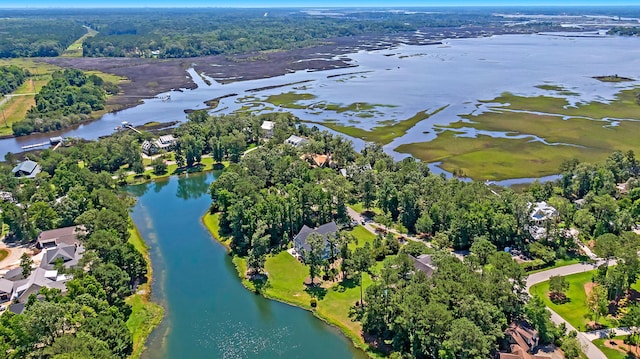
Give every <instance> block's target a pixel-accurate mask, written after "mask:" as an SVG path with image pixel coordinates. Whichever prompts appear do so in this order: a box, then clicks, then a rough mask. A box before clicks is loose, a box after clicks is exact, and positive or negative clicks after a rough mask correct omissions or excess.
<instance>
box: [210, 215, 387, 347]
mask: <svg viewBox="0 0 640 359" xmlns="http://www.w3.org/2000/svg"><path fill="white" fill-rule="evenodd" d="M214 216H215V214H211V213H210V212H208V211H207V212H206V213H205V214H204V215H203V216H202V217H201V218H200V221H201V223H202V224H203V225H204V226H205V228H206V229H207V230H208V231H209V234H210V235H211V238H212V239H213V240H214V241H215V242H216V243H218V244H220V245H221V246H223V247H224V248H225V249H226V250H227V254H228V255H229V256H231V257H232V261H233V264H234V267H235V269H236V272H237V274H238V279H239V280H240V283H242V286H243V287H245V289H247V290H249V291H251V292H253V293H254V294H256V295H261V296H262V297H263V298H266V299H269V300H274V301H277V302H280V303H283V304H286V305H289V306H292V307H296V308H300V309H302V310H306V311H309V312H311V313H312V314H313V316H314V317H316V318H318V319H320V320H321V321H323V322H324V323H326V324H327V325H329V326H331V327H332V328H335V329H337V330H338V331H339V333H340V335H342V336H343V337H345V338H346V339H348V340H349V341H351V343H352V345H353V347H354V348H355V349H358V350H360V351H361V352H362V353H363V354H365V355H366V356H367V357H369V358H381V357H384V356H382V355H379V354H378V353H377V352H375V351H374V350H373V348H372V347H371V346H369V345H368V344H367V343H366V342H365V341H364V339H363V338H362V336H360V335H358V334H357V333H354V332H353V331H351V330H349V329H348V328H346V327H345V326H344V325H343V324H342V323H340V322H338V321H334V320H332V319H330V318H328V317H326V316H324V315H322V314H321V313H319V312H318V310H314V309H312V308H311V306H310V305H308V306H307V305H301V304H298V303H293V302H290V301H287V300H286V299H285V298H280V297H276V296H272V295H269V294H267V293H265V292H259V291H256V289H255V287H253V286H252V284H251V283H250V282H248V281H247V280H246V278H244V277H243V274H242V273H241V272H242V268H241V267H242V266H243V265H244V263H242V262H238V261H237V260H236V259H242V258H240V257H238V256H235V255H232V253H231V248H230V247H229V244H228V243H227V241H224V240H222V238H221V237H220V234H219V233H217V228H216V227H214V226H213V223H211V221H215V222H217V219H216V218H214Z"/></svg>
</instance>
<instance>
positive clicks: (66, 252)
mask: <svg viewBox="0 0 640 359" xmlns="http://www.w3.org/2000/svg"><path fill="white" fill-rule="evenodd" d="M83 255H84V247H83V246H81V245H77V244H76V245H73V244H71V245H69V244H62V245H59V246H56V247H53V248H47V249H45V250H44V254H43V255H42V261H41V262H40V268H43V269H47V270H51V269H54V268H55V265H56V262H57V261H60V260H62V263H63V265H64V267H65V268H72V267H75V266H77V265H78V263H79V262H80V259H82V256H83Z"/></svg>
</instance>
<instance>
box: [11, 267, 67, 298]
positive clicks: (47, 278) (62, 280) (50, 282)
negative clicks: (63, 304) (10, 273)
mask: <svg viewBox="0 0 640 359" xmlns="http://www.w3.org/2000/svg"><path fill="white" fill-rule="evenodd" d="M70 279H71V276H67V275H64V274H60V275H59V274H58V271H56V270H47V269H44V268H35V269H34V270H33V271H31V274H30V275H29V277H28V278H27V279H23V280H19V281H16V282H13V291H12V294H11V299H13V300H14V301H16V302H26V301H27V299H28V298H29V296H30V295H31V294H36V295H37V294H38V292H40V289H42V288H55V289H59V290H60V291H61V292H63V293H64V292H66V291H67V287H66V282H67V281H69V280H70Z"/></svg>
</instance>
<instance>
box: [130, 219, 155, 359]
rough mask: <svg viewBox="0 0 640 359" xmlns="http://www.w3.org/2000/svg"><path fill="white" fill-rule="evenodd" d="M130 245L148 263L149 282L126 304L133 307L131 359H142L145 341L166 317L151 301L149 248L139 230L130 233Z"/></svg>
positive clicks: (140, 287)
mask: <svg viewBox="0 0 640 359" xmlns="http://www.w3.org/2000/svg"><path fill="white" fill-rule="evenodd" d="M129 232H130V234H131V236H130V237H129V243H131V244H132V245H133V246H134V247H135V248H136V250H138V251H139V252H140V253H142V255H143V256H144V258H145V260H146V261H147V271H148V281H147V283H144V284H142V285H140V286H139V287H138V289H137V293H136V294H133V295H131V296H129V297H128V298H127V299H126V302H127V303H128V304H129V305H130V306H131V315H130V316H129V319H127V323H126V324H127V328H129V331H130V332H131V335H132V338H133V353H132V354H131V358H140V355H141V354H142V352H143V351H144V349H145V346H144V344H145V341H146V340H147V337H148V336H149V334H151V331H152V330H153V328H155V327H156V326H157V325H158V324H159V323H160V321H161V320H162V317H163V315H164V308H162V307H161V306H160V305H158V304H156V303H154V302H152V301H150V299H149V298H150V296H151V286H150V283H151V277H152V267H151V260H150V258H149V248H148V247H147V245H146V243H145V242H144V240H143V239H142V237H141V236H140V233H139V232H138V229H137V228H135V227H134V228H133V229H131V230H130V231H129Z"/></svg>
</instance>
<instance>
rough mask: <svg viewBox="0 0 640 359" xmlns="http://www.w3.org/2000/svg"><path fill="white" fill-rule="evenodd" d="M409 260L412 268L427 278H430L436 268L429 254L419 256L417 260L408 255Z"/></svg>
mask: <svg viewBox="0 0 640 359" xmlns="http://www.w3.org/2000/svg"><path fill="white" fill-rule="evenodd" d="M409 258H410V259H411V260H412V261H413V266H414V267H415V269H416V270H419V271H420V272H423V273H424V274H426V275H427V276H429V277H431V276H432V275H433V272H435V271H436V269H437V267H436V266H435V265H434V264H433V258H432V257H431V255H429V254H421V255H419V256H418V257H417V258H416V257H414V256H412V255H409Z"/></svg>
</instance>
